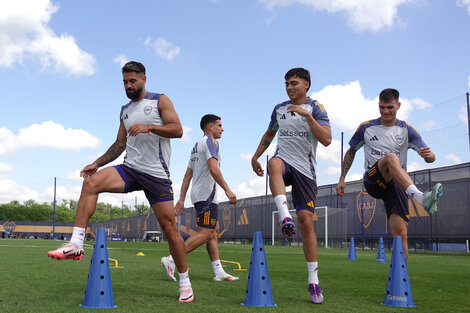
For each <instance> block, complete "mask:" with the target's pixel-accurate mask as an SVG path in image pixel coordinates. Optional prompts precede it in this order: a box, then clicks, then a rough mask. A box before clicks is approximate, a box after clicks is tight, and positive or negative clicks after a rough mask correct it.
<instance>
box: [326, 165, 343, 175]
mask: <svg viewBox="0 0 470 313" xmlns="http://www.w3.org/2000/svg"><path fill="white" fill-rule="evenodd" d="M323 172H324V173H325V174H326V175H331V176H338V177H339V176H340V175H341V167H339V166H329V167H327V168H326V169H325V170H324V171H323Z"/></svg>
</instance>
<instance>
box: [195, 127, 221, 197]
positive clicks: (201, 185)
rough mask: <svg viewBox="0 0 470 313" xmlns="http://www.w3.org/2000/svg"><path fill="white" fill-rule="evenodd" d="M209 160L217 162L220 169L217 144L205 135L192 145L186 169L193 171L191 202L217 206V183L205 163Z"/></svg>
mask: <svg viewBox="0 0 470 313" xmlns="http://www.w3.org/2000/svg"><path fill="white" fill-rule="evenodd" d="M210 158H215V159H216V160H217V165H218V166H219V167H220V155H219V143H218V142H217V140H215V139H212V138H211V137H209V136H207V135H205V136H204V137H202V138H201V139H199V141H198V142H196V144H195V145H194V148H193V150H192V151H191V158H190V159H189V163H188V168H190V169H192V171H193V179H192V184H193V185H192V187H191V202H192V203H193V204H194V203H196V202H200V201H206V202H209V203H215V204H217V203H218V202H217V182H216V181H215V179H214V178H213V177H212V175H211V172H210V171H209V166H208V164H207V161H208V160H209V159H210Z"/></svg>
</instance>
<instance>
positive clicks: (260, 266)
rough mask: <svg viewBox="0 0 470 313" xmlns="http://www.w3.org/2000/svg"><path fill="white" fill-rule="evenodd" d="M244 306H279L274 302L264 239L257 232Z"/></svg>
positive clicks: (254, 239)
mask: <svg viewBox="0 0 470 313" xmlns="http://www.w3.org/2000/svg"><path fill="white" fill-rule="evenodd" d="M242 305H246V306H260V307H273V306H277V305H276V304H274V302H273V294H272V293H271V282H270V281H269V273H268V264H267V263H266V254H265V252H264V245H263V238H262V235H261V232H259V231H258V232H255V237H254V238H253V248H252V250H251V261H250V269H249V271H248V281H247V283H246V294H245V302H243V303H242Z"/></svg>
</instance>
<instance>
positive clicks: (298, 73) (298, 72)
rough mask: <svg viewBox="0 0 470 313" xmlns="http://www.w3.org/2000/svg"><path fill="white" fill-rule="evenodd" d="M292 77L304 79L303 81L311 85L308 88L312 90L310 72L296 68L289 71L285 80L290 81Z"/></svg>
mask: <svg viewBox="0 0 470 313" xmlns="http://www.w3.org/2000/svg"><path fill="white" fill-rule="evenodd" d="M292 76H297V77H299V78H302V79H304V80H306V81H308V83H309V86H308V88H309V89H310V85H311V84H312V83H311V82H310V72H309V71H308V70H306V69H304V68H302V67H294V68H292V69H290V70H289V71H287V73H286V75H284V79H285V80H288V79H289V78H291V77H292ZM307 90H308V89H307Z"/></svg>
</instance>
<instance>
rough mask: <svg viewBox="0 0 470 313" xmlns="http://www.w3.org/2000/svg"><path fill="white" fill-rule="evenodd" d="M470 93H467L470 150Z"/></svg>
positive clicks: (469, 144)
mask: <svg viewBox="0 0 470 313" xmlns="http://www.w3.org/2000/svg"><path fill="white" fill-rule="evenodd" d="M469 98H470V93H468V92H467V124H468V148H469V149H470V99H469Z"/></svg>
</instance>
